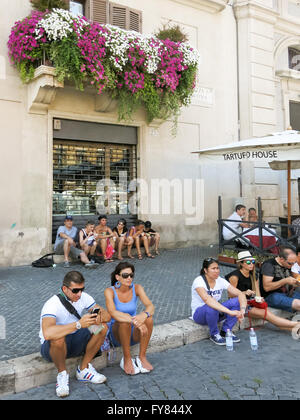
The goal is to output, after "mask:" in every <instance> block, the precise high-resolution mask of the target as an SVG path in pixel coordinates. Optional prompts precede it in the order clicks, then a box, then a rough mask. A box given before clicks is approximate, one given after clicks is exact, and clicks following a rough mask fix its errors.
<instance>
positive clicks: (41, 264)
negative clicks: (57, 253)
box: [31, 252, 54, 268]
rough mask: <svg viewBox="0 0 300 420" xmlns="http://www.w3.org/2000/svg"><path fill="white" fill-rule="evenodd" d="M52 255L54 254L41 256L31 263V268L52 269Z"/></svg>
mask: <svg viewBox="0 0 300 420" xmlns="http://www.w3.org/2000/svg"><path fill="white" fill-rule="evenodd" d="M53 255H54V252H52V253H51V254H46V255H43V256H42V257H41V258H39V259H38V260H35V261H33V262H32V263H31V265H32V267H38V268H48V267H53V264H54V261H53ZM48 257H51V258H48Z"/></svg>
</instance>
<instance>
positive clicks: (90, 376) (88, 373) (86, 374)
mask: <svg viewBox="0 0 300 420" xmlns="http://www.w3.org/2000/svg"><path fill="white" fill-rule="evenodd" d="M76 378H77V379H78V381H80V382H90V383H92V384H102V383H103V382H105V381H106V376H104V375H101V373H99V372H97V371H96V369H95V368H94V367H93V366H92V365H91V363H89V365H88V367H87V368H85V369H83V370H80V369H79V366H78V368H77V370H76Z"/></svg>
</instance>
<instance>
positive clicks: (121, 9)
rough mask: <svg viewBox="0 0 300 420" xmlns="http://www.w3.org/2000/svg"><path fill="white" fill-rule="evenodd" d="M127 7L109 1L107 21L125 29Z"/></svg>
mask: <svg viewBox="0 0 300 420" xmlns="http://www.w3.org/2000/svg"><path fill="white" fill-rule="evenodd" d="M127 9H128V8H127V7H125V6H121V5H120V4H117V3H110V9H109V23H110V24H111V25H115V26H118V27H119V28H122V29H127Z"/></svg>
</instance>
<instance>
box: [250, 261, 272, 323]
mask: <svg viewBox="0 0 300 420" xmlns="http://www.w3.org/2000/svg"><path fill="white" fill-rule="evenodd" d="M251 282H252V290H254V291H255V295H256V296H260V292H259V286H258V282H257V280H256V273H255V268H254V270H253V276H252V277H251ZM248 305H249V306H251V307H253V308H258V309H264V310H265V315H264V319H263V325H264V323H265V321H266V317H267V311H268V304H267V302H265V301H264V302H256V300H255V299H250V300H248ZM250 314H251V311H249V312H248V318H249V324H250V327H249V328H246V329H247V330H248V329H250V328H252V324H251V315H250Z"/></svg>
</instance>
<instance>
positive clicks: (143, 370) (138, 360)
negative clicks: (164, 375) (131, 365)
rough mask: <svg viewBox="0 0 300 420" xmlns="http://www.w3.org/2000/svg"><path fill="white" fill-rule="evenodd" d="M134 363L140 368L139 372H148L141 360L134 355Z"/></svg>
mask: <svg viewBox="0 0 300 420" xmlns="http://www.w3.org/2000/svg"><path fill="white" fill-rule="evenodd" d="M135 363H136V365H137V367H138V368H139V369H140V372H141V373H149V372H151V371H150V370H149V369H146V368H144V367H143V365H142V362H141V360H140V358H139V357H136V358H135Z"/></svg>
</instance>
